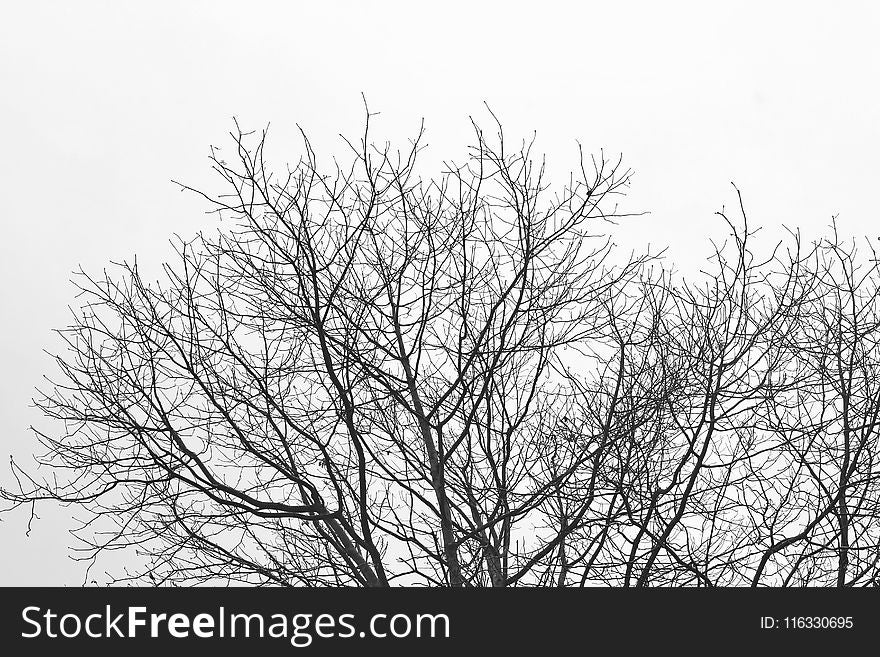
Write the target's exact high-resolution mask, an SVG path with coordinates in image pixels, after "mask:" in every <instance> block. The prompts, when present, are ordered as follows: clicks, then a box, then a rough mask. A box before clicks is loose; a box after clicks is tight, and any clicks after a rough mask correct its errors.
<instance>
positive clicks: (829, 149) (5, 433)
mask: <svg viewBox="0 0 880 657" xmlns="http://www.w3.org/2000/svg"><path fill="white" fill-rule="evenodd" d="M878 84H880V4H878V3H876V2H864V3H845V2H835V3H830V2H822V3H818V2H817V3H810V2H778V3H769V2H766V1H765V2H755V3H739V2H737V3H732V2H728V3H723V6H722V3H706V2H702V3H700V2H694V3H681V2H679V3H671V2H662V3H660V2H631V3H624V2H601V3H597V2H587V3H570V4H568V3H552V2H540V3H538V2H530V3H515V2H504V3H497V4H496V3H488V2H487V3H479V5H478V3H476V2H460V3H458V2H449V1H445V2H442V3H432V4H431V6H428V5H427V4H426V5H420V4H416V3H412V2H409V3H406V2H401V3H391V2H372V3H368V2H361V3H355V2H322V3H301V4H298V5H296V4H295V3H282V2H277V3H273V2H253V1H252V2H247V3H241V2H239V3H232V2H216V1H214V2H157V1H155V0H153V1H151V2H141V3H120V2H109V1H108V2H34V1H29V2H7V3H4V4H3V5H2V9H0V125H2V130H3V133H2V142H0V144H2V145H0V221H2V234H0V281H2V283H0V312H2V321H0V441H2V448H0V456H2V461H0V467H2V469H3V472H2V473H0V482H2V483H8V481H9V476H8V472H7V470H6V465H5V463H6V458H7V454H14V455H15V456H16V458H18V459H22V460H24V459H26V458H27V455H28V454H30V453H32V452H33V450H34V447H35V441H34V439H33V438H32V437H31V436H30V435H29V433H28V431H27V427H28V426H29V425H31V424H36V425H38V426H45V422H43V423H41V418H40V417H39V415H38V414H37V413H36V412H35V410H34V409H32V408H30V399H31V397H32V396H33V390H34V387H35V386H36V385H38V384H39V382H40V379H41V376H42V374H43V373H46V372H51V371H52V368H51V362H50V360H49V358H48V357H47V356H46V355H45V354H43V353H42V350H43V349H44V348H50V347H52V346H53V345H54V344H55V343H54V342H53V338H52V333H51V330H52V329H53V328H58V327H61V326H64V325H65V324H66V322H67V320H68V310H67V306H68V304H72V303H74V299H73V297H72V286H71V285H70V284H69V282H68V281H69V277H70V276H69V275H70V272H71V271H72V270H74V269H76V268H77V267H78V266H79V265H82V266H83V267H84V268H85V269H86V270H87V271H93V272H97V271H99V270H100V268H101V267H103V266H104V264H106V263H107V262H108V261H109V260H121V259H123V258H130V257H132V256H133V255H134V254H137V255H138V259H139V261H147V262H151V261H152V262H156V263H158V262H159V261H160V260H161V259H162V258H163V257H165V256H166V255H167V254H168V247H167V243H168V238H169V237H170V236H171V235H172V233H175V232H176V233H179V234H181V235H182V236H184V237H187V236H191V235H192V234H193V233H195V232H196V231H197V230H199V229H203V228H209V227H211V226H213V225H214V222H215V220H214V219H213V218H211V217H208V216H206V215H204V214H203V210H204V209H205V206H204V204H203V203H200V202H199V200H198V199H197V198H195V197H193V196H191V195H185V194H181V193H179V192H178V191H177V189H176V188H175V187H174V185H172V184H171V182H170V180H171V179H172V178H173V179H175V180H181V181H184V182H187V183H188V184H191V185H193V186H196V187H201V188H206V189H214V190H217V189H218V184H219V183H218V181H217V180H216V179H214V178H212V176H211V174H210V170H209V163H208V160H207V154H208V147H209V145H211V144H218V145H221V146H222V145H224V144H226V145H228V144H229V143H230V142H229V138H228V137H226V133H227V132H228V130H229V129H230V128H231V127H232V120H231V117H232V116H236V117H238V118H239V120H240V122H241V123H242V125H243V126H245V127H247V128H261V127H263V126H264V125H265V124H266V123H267V122H270V121H271V122H272V129H271V133H270V137H271V140H270V141H271V151H272V152H273V153H274V154H275V156H274V160H273V161H275V162H276V163H277V164H279V165H282V164H283V163H284V160H285V159H289V160H292V161H295V160H296V159H297V157H298V155H299V151H298V150H297V145H298V144H297V142H296V140H295V131H296V124H297V123H299V124H300V125H302V126H303V127H304V128H305V129H306V130H307V132H308V133H309V134H310V136H311V137H312V140H313V142H314V144H315V146H316V148H317V150H318V152H319V154H320V153H322V152H325V153H326V152H332V151H333V150H334V149H337V148H338V145H339V142H338V140H337V139H336V138H335V135H336V134H337V133H339V132H345V133H348V134H352V133H354V134H359V133H358V131H359V130H360V128H361V123H360V122H361V119H362V116H363V107H362V104H361V98H360V93H361V92H364V93H365V94H366V95H367V99H368V101H369V103H370V108H371V109H372V110H378V111H381V115H380V116H379V117H378V118H377V122H376V128H377V132H378V134H377V136H381V137H382V138H383V139H384V138H386V137H387V138H389V139H392V140H394V141H400V142H404V140H405V139H406V138H408V137H410V136H412V135H413V134H414V131H415V130H416V128H417V127H418V122H419V120H420V119H421V118H422V117H424V118H425V119H426V125H427V129H428V133H427V141H428V143H429V144H430V145H431V150H430V157H431V158H432V159H433V158H437V159H438V160H439V159H440V158H454V159H459V160H460V159H462V156H463V155H464V147H465V146H466V145H467V143H468V139H469V138H470V136H471V135H470V124H469V122H468V115H471V114H472V115H474V116H476V117H478V118H479V117H483V118H485V117H486V114H485V111H484V110H483V108H482V103H483V101H488V102H489V103H490V104H491V106H492V108H493V110H495V111H496V113H497V114H498V115H499V116H500V118H501V119H502V121H503V123H504V125H505V130H506V132H507V134H508V135H509V136H511V137H514V136H516V137H521V136H526V135H528V134H529V133H530V132H531V131H532V130H537V132H538V142H537V148H538V149H539V150H540V151H544V152H547V153H548V156H549V161H550V164H551V171H555V172H557V173H560V174H564V173H565V171H564V170H563V169H564V168H565V167H567V166H568V164H569V163H570V162H571V157H572V156H573V154H574V152H575V151H574V147H575V140H576V139H580V140H581V141H582V142H583V144H584V147H585V149H587V150H588V151H598V149H599V148H603V147H604V148H605V149H606V152H607V153H610V154H616V153H619V152H622V153H623V155H624V161H625V163H626V164H627V165H629V166H631V167H632V168H633V169H635V171H636V176H635V178H634V180H633V185H632V187H631V190H630V193H629V200H628V201H627V208H628V209H631V210H648V211H650V214H649V215H646V216H644V217H640V218H638V219H633V220H631V221H629V222H628V224H627V225H626V226H624V227H623V228H622V231H621V235H620V241H621V242H623V243H625V244H627V245H632V246H642V247H644V246H646V245H647V243H648V242H651V243H652V244H654V245H656V246H662V245H669V246H670V259H672V260H675V261H676V262H680V263H681V264H682V265H683V266H684V267H686V266H688V265H689V264H692V263H695V262H696V261H697V259H698V258H702V257H704V256H707V255H709V251H708V246H709V245H708V237H709V236H711V235H714V236H719V235H721V234H722V232H723V231H722V227H721V226H720V224H719V221H718V220H717V218H713V212H714V211H716V210H718V209H720V207H721V206H722V205H723V204H726V205H727V206H728V207H729V206H731V205H732V204H734V203H735V200H736V199H735V195H734V194H733V189H732V188H731V187H730V181H734V182H735V183H736V184H737V186H738V187H739V188H740V189H741V191H742V192H743V195H744V198H745V201H746V207H747V209H748V210H749V214H750V220H751V222H752V223H753V224H761V225H763V226H765V227H766V230H767V231H768V232H770V233H773V232H774V231H781V229H780V226H781V225H782V224H785V225H788V226H800V227H801V228H802V229H803V230H804V233H805V234H806V235H807V236H814V235H816V234H817V231H820V230H822V229H823V227H825V226H826V225H827V224H828V223H829V220H830V218H831V216H832V215H833V214H838V215H839V223H840V225H841V227H842V228H843V230H844V231H845V232H847V233H855V234H870V235H872V236H873V235H880V222H878V219H880V216H878V210H877V205H876V198H875V197H876V195H877V191H878V181H880V92H878V89H880V87H878ZM554 161H556V162H557V163H559V164H558V166H556V167H553V166H552V165H553V162H554ZM564 177H565V176H562V178H564ZM37 513H38V514H39V515H40V516H41V520H40V521H36V522H35V523H34V525H33V531H32V532H31V535H30V537H29V538H27V537H25V529H26V525H27V518H28V513H27V512H25V511H21V512H16V513H14V514H7V515H4V516H2V518H0V555H2V557H3V558H2V564H3V565H2V568H0V584H6V585H12V584H34V585H38V584H46V585H61V584H79V583H81V582H82V577H83V567H82V566H81V565H79V564H76V563H74V562H72V561H70V560H69V559H68V550H67V545H68V544H70V542H71V541H70V537H69V536H68V535H67V534H66V530H67V528H68V527H69V526H70V520H69V517H70V513H71V510H70V509H60V510H59V509H55V510H53V509H52V508H50V507H48V506H46V507H43V508H42V509H39V508H38V510H37Z"/></svg>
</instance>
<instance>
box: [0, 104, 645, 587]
mask: <svg viewBox="0 0 880 657" xmlns="http://www.w3.org/2000/svg"><path fill="white" fill-rule="evenodd" d="M369 128H370V116H369V115H368V117H367V125H366V129H365V131H364V134H363V136H362V137H361V138H360V140H359V141H347V142H346V144H347V146H348V149H349V152H350V155H351V157H350V162H349V163H348V164H346V165H345V166H343V165H341V164H339V163H335V165H334V167H333V168H332V169H331V171H330V172H329V174H328V173H326V172H323V171H322V170H321V169H320V168H319V164H318V160H317V156H316V154H315V152H314V151H313V150H312V147H311V144H310V143H309V141H308V139H307V138H306V137H305V135H303V144H304V155H303V157H302V158H301V160H300V161H299V162H298V164H297V165H296V166H294V167H292V168H288V170H287V171H285V172H284V174H283V175H280V176H279V175H278V174H276V173H273V172H272V171H271V170H270V168H269V167H268V166H267V164H266V162H265V155H264V153H265V138H266V134H265V132H264V133H263V134H261V135H253V134H244V133H242V132H241V131H237V132H235V133H234V134H233V135H232V137H233V139H234V142H235V144H236V155H237V157H236V161H235V163H234V164H228V163H227V162H226V161H225V160H223V159H221V158H220V155H219V153H217V152H214V153H213V155H212V161H213V165H214V169H215V170H216V172H217V173H218V174H219V175H220V177H221V178H222V179H223V181H224V182H225V184H226V191H225V192H224V193H222V194H220V195H217V196H212V195H209V194H203V196H204V197H205V198H206V199H207V200H208V201H209V202H210V203H211V204H212V206H213V208H214V210H215V211H216V212H218V213H220V214H221V215H223V216H225V217H226V218H227V219H231V220H232V224H233V225H234V228H232V229H230V230H227V231H225V232H223V233H220V234H218V235H215V236H211V237H206V236H200V237H199V238H198V239H196V240H194V241H191V242H182V243H179V244H178V245H177V247H176V249H177V258H178V259H177V261H176V262H175V263H173V264H169V265H166V267H165V272H164V278H163V280H162V281H157V282H153V283H150V282H147V281H145V280H144V278H143V277H142V276H141V274H140V272H139V270H138V267H137V265H136V264H128V263H123V264H121V265H119V266H117V267H116V268H115V269H114V270H113V271H112V272H111V273H108V274H107V275H105V276H104V277H103V278H95V277H91V276H88V275H86V274H85V273H82V274H81V276H80V278H79V281H78V285H79V289H80V292H81V293H82V295H83V298H84V299H85V303H84V304H83V306H82V310H81V311H80V312H79V313H78V314H77V315H76V318H75V321H74V324H73V326H71V327H70V328H69V329H67V330H65V331H63V332H62V334H63V336H64V337H65V340H66V341H67V344H68V346H69V350H68V353H67V354H64V355H61V356H59V357H58V358H57V362H58V365H59V367H60V369H61V373H62V377H61V380H60V381H58V382H57V383H56V384H55V386H54V388H53V389H52V390H51V391H49V392H48V393H47V394H45V395H44V396H43V397H42V398H41V399H40V400H39V402H38V404H39V406H40V407H41V408H42V409H43V410H44V412H45V413H46V414H47V415H49V416H50V417H53V418H56V419H58V420H62V421H63V422H64V423H65V426H66V427H67V431H65V432H63V433H62V435H60V436H54V435H48V434H43V433H41V434H40V439H41V441H42V442H43V444H44V445H45V447H46V450H47V452H46V455H45V456H44V457H43V459H42V463H44V464H46V465H48V466H50V467H51V468H53V475H52V478H51V480H48V481H39V480H37V479H35V478H33V477H31V476H29V475H28V474H26V473H25V472H24V471H23V470H21V469H19V468H17V467H16V468H15V472H16V475H17V476H18V477H19V482H20V484H21V487H20V490H19V491H17V492H15V493H8V492H7V493H6V496H7V498H9V499H11V500H13V501H14V502H15V503H18V504H24V503H33V502H35V501H38V500H42V499H52V500H60V501H62V502H67V503H76V504H78V505H80V506H82V507H84V508H85V509H87V510H88V511H89V512H90V513H91V516H90V518H89V520H88V521H87V522H86V523H85V524H84V526H83V527H82V531H81V532H80V533H79V535H80V537H82V538H83V539H84V540H85V541H87V542H88V544H89V545H90V547H91V548H92V555H93V556H94V555H96V554H97V553H99V552H100V551H101V550H104V549H110V548H117V547H121V546H136V547H137V548H139V550H140V552H141V553H142V554H144V555H146V556H147V557H148V559H149V563H148V567H147V571H148V572H149V573H150V577H152V578H154V581H158V582H163V583H164V582H171V583H182V582H209V581H216V580H218V579H219V580H232V581H242V582H251V583H274V584H302V585H329V584H343V585H363V586H387V585H389V584H391V583H394V582H396V581H397V582H401V583H422V584H432V585H450V586H482V585H493V586H504V585H507V584H509V583H513V582H520V581H530V580H535V579H536V578H540V575H536V574H535V572H536V571H535V569H536V567H537V566H538V565H539V564H540V562H541V555H542V554H543V553H544V552H545V551H547V550H552V549H555V545H556V544H557V543H558V541H559V539H558V536H557V535H556V534H563V535H564V534H565V533H566V531H567V530H566V529H565V528H564V527H563V528H556V529H552V530H551V531H550V533H548V534H546V535H544V534H536V533H534V532H535V530H534V527H536V525H537V524H538V523H540V522H541V520H540V519H541V518H542V517H543V514H544V511H545V508H546V506H547V505H548V504H551V501H552V500H553V499H554V497H555V496H558V495H559V492H560V490H561V489H562V488H564V486H565V485H566V482H568V481H569V480H571V479H572V478H574V477H575V476H576V475H577V473H578V472H579V470H580V469H581V468H582V466H583V464H584V463H585V462H586V461H588V460H589V459H590V458H591V455H590V451H589V450H590V446H589V445H585V444H581V443H571V444H568V443H565V445H566V446H565V448H564V449H563V448H561V447H560V445H559V444H558V436H559V432H560V431H562V429H561V428H560V426H561V425H560V422H559V420H558V418H557V417H556V415H555V414H554V411H553V408H554V406H555V404H556V403H557V401H558V400H560V399H563V398H564V397H565V395H566V391H565V388H564V385H563V384H562V382H561V379H560V378H559V377H554V374H553V363H554V358H555V353H556V350H557V349H558V348H559V347H561V346H563V345H567V344H574V343H581V342H584V341H585V340H586V341H589V339H590V336H591V335H594V334H595V335H598V334H599V333H600V325H601V324H602V323H603V322H604V321H606V314H604V313H602V312H600V311H601V306H602V304H603V303H604V301H603V300H605V299H607V298H608V297H609V296H611V295H614V294H615V293H616V291H617V290H618V289H619V288H620V287H621V286H622V285H624V283H625V281H626V280H627V278H628V277H631V276H632V275H633V274H634V272H635V271H636V269H637V264H638V262H637V261H635V260H633V261H630V262H627V263H626V264H624V265H623V266H616V267H615V266H611V265H610V264H607V262H606V261H607V259H608V255H609V253H610V251H611V248H612V244H611V242H610V240H609V239H608V238H607V237H602V230H603V225H607V224H606V222H608V221H609V220H610V219H612V218H613V217H615V216H620V214H619V213H618V212H617V211H616V208H615V206H614V205H613V202H614V198H613V197H614V196H615V195H617V194H619V193H620V192H621V190H622V188H623V187H624V186H625V185H626V184H627V183H628V179H629V172H628V171H627V170H624V169H623V168H622V167H621V166H620V162H619V161H617V162H608V161H605V160H604V159H598V160H597V159H587V158H584V157H583V155H582V156H581V159H580V164H581V167H580V169H579V171H577V172H576V174H573V175H572V177H571V179H570V180H569V182H568V184H566V185H565V186H563V187H561V188H559V189H550V188H549V186H548V184H547V183H546V181H545V180H544V177H545V167H544V163H543V161H536V160H535V159H534V158H533V156H532V152H531V151H532V143H530V142H529V143H523V144H522V145H521V146H520V147H519V148H516V149H515V150H513V151H511V150H509V147H508V146H507V144H506V142H505V138H504V134H503V132H502V130H501V126H500V124H497V125H496V128H497V132H496V134H495V135H494V136H493V138H492V139H491V140H489V139H487V138H486V137H485V135H484V133H483V132H482V130H481V129H480V128H479V127H478V126H477V125H476V124H474V132H475V145H474V146H473V147H472V148H471V149H470V151H469V153H468V156H467V158H466V161H465V162H464V163H463V164H461V165H455V164H452V163H450V164H449V165H448V166H447V168H446V171H445V172H444V173H443V174H442V175H441V176H440V177H439V178H438V179H434V180H423V179H421V178H420V177H418V176H417V174H416V162H417V157H418V155H419V152H420V150H421V148H422V146H421V143H422V133H421V132H420V133H419V135H418V136H417V137H416V139H414V140H413V141H412V142H411V144H410V145H409V146H408V148H407V149H406V150H405V151H403V152H400V151H394V150H392V148H391V147H390V146H389V145H385V146H384V147H381V148H380V147H376V146H374V145H373V144H372V143H371V141H370V136H369ZM551 463H552V466H551V465H550V464H551ZM65 471H66V472H67V473H68V474H69V476H68V477H67V478H66V479H58V478H57V477H58V474H59V473H62V472H65ZM108 525H109V526H111V527H112V530H108V529H107V526H108ZM98 526H100V528H101V530H100V531H99V532H95V531H93V528H94V527H98ZM554 532H555V533H554ZM133 576H134V577H138V576H142V574H137V573H136V574H135V575H133Z"/></svg>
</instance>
